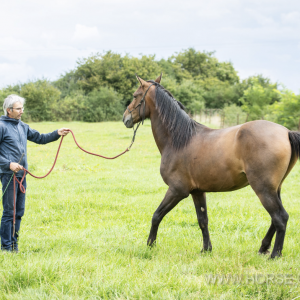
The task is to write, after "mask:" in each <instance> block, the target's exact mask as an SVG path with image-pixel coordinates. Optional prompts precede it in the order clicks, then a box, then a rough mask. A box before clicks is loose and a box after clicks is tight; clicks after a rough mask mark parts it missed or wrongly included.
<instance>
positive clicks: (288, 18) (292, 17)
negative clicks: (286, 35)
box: [281, 11, 300, 24]
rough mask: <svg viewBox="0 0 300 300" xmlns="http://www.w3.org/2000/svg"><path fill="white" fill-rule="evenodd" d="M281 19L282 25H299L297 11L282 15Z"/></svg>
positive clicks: (299, 16) (299, 20) (299, 19)
mask: <svg viewBox="0 0 300 300" xmlns="http://www.w3.org/2000/svg"><path fill="white" fill-rule="evenodd" d="M281 19H282V21H283V22H284V23H292V24H293V23H298V24H300V13H299V12H298V11H293V12H290V13H286V14H282V15H281Z"/></svg>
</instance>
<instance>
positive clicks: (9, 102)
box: [3, 95, 25, 116]
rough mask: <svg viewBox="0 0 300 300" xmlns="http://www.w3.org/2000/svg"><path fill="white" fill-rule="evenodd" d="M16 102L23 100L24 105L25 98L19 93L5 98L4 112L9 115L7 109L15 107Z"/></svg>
mask: <svg viewBox="0 0 300 300" xmlns="http://www.w3.org/2000/svg"><path fill="white" fill-rule="evenodd" d="M16 102H21V103H22V105H24V103H25V99H24V98H22V97H20V96H18V95H9V96H7V97H6V98H5V99H4V103H3V110H4V114H5V115H6V116H7V109H8V108H13V107H14V104H15V103H16Z"/></svg>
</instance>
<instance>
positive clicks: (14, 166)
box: [9, 162, 23, 173]
mask: <svg viewBox="0 0 300 300" xmlns="http://www.w3.org/2000/svg"><path fill="white" fill-rule="evenodd" d="M9 168H10V169H11V170H12V171H13V172H15V173H17V172H19V171H20V170H23V167H22V166H21V165H19V164H18V163H14V162H12V163H10V166H9Z"/></svg>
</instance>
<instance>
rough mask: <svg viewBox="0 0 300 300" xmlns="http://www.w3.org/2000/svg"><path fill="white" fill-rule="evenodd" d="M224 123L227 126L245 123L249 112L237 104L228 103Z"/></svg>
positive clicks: (224, 111)
mask: <svg viewBox="0 0 300 300" xmlns="http://www.w3.org/2000/svg"><path fill="white" fill-rule="evenodd" d="M223 114H224V115H223V117H224V124H225V126H226V127H229V126H234V125H237V124H242V123H245V121H246V118H247V114H246V113H245V112H243V110H242V109H241V107H239V106H237V105H236V104H232V105H230V106H228V105H226V106H225V107H224V110H223Z"/></svg>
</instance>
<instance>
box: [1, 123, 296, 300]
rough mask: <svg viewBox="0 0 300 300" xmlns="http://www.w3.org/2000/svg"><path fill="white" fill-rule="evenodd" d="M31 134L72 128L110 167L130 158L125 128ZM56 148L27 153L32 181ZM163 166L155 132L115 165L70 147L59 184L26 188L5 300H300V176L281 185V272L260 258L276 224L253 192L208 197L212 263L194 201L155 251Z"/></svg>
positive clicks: (8, 257)
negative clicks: (285, 217) (152, 242)
mask: <svg viewBox="0 0 300 300" xmlns="http://www.w3.org/2000/svg"><path fill="white" fill-rule="evenodd" d="M30 125H31V127H32V128H35V129H37V130H39V131H40V132H44V133H45V132H50V131H52V130H54V129H57V128H60V127H69V128H71V129H72V130H73V131H74V133H75V135H76V137H77V140H78V143H79V144H80V145H81V146H83V147H84V148H85V149H87V150H89V151H92V152H97V153H101V154H103V155H108V156H113V155H116V154H117V153H119V152H121V151H123V150H124V149H125V148H126V147H127V146H128V145H129V143H130V140H131V136H132V131H131V130H129V129H126V128H125V127H124V125H123V124H122V123H121V122H118V123H96V124H87V123H34V124H30ZM57 147H58V142H55V143H51V144H48V145H44V146H41V145H35V144H32V143H30V142H28V157H29V169H30V170H31V171H32V172H33V173H34V174H35V175H44V174H45V173H46V172H47V171H48V169H49V168H50V166H51V165H52V162H53V159H54V155H55V153H56V150H57ZM159 165H160V154H159V152H158V150H157V148H156V145H155V143H154V140H153V137H152V133H151V127H150V123H149V122H146V124H145V125H144V126H141V127H140V129H139V131H138V134H137V140H136V143H135V144H134V146H133V148H132V150H131V151H130V152H129V153H126V154H125V155H124V156H122V157H120V158H118V159H116V160H113V161H110V160H104V159H101V158H97V157H94V156H90V155H87V154H85V153H84V152H81V151H80V150H79V149H78V148H77V147H76V145H75V143H74V142H73V139H72V136H71V135H68V136H67V137H66V138H65V140H64V142H63V146H62V150H61V154H60V156H59V159H58V163H57V166H56V168H55V170H54V171H53V173H52V174H51V175H50V176H49V177H47V178H46V179H43V180H37V179H34V178H32V177H30V176H28V177H27V180H28V188H27V198H26V201H27V202H26V212H25V216H24V217H23V221H22V224H21V237H20V243H19V248H20V252H19V253H18V254H11V253H3V252H2V253H0V260H1V264H0V266H1V271H0V299H244V298H246V299H295V298H296V297H298V296H299V295H300V251H299V250H300V248H299V243H300V234H299V228H300V214H299V213H300V168H299V164H297V166H296V167H295V168H294V170H293V171H292V173H291V174H290V175H289V177H288V178H287V180H286V181H285V184H284V185H283V190H282V200H283V202H284V206H285V208H286V210H287V211H288V213H289V215H290V219H289V223H288V229H287V235H286V239H285V246H284V250H283V257H282V258H280V259H276V260H268V257H266V256H260V255H258V254H257V251H258V249H259V247H260V243H261V240H262V238H263V237H264V235H265V233H266V231H267V229H268V227H269V225H270V218H269V216H268V214H267V212H266V211H265V210H264V208H263V207H262V205H261V204H260V201H259V200H258V198H257V197H256V196H255V194H254V192H253V191H252V190H251V188H249V187H248V188H245V189H242V190H240V191H237V192H230V193H211V194H208V196H207V198H208V214H209V229H210V234H211V241H212V245H213V252H212V253H209V254H201V253H200V250H201V248H202V234H201V231H200V229H199V227H198V223H197V218H196V213H195V209H194V205H193V202H192V199H191V197H189V198H187V199H185V200H183V201H182V202H181V203H180V204H179V205H178V206H177V207H176V208H175V209H174V210H173V211H171V212H170V213H169V214H168V215H167V216H166V217H165V218H164V220H163V221H162V223H161V225H160V228H159V232H158V240H157V246H156V247H154V248H153V249H149V248H147V246H146V241H147V238H148V234H149V230H150V224H151V218H152V214H153V212H154V211H155V209H156V208H157V206H158V205H159V204H160V202H161V200H162V199H163V196H164V194H165V192H166V190H167V187H166V186H165V184H164V182H163V181H162V179H161V177H160V173H159ZM217 167H218V166H215V168H217ZM212 275H214V276H215V275H216V276H219V277H218V278H217V279H216V277H212ZM222 276H224V277H222ZM230 276H232V278H230ZM239 276H242V277H239ZM213 279H216V282H215V283H213ZM222 280H223V281H222ZM226 280H228V282H227V283H226V282H225V281H226ZM299 299H300V298H299Z"/></svg>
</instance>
